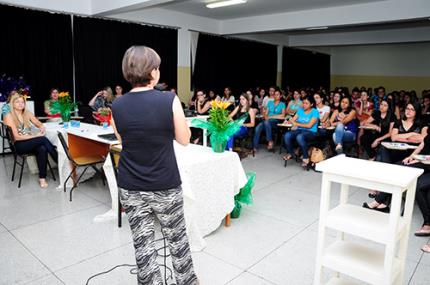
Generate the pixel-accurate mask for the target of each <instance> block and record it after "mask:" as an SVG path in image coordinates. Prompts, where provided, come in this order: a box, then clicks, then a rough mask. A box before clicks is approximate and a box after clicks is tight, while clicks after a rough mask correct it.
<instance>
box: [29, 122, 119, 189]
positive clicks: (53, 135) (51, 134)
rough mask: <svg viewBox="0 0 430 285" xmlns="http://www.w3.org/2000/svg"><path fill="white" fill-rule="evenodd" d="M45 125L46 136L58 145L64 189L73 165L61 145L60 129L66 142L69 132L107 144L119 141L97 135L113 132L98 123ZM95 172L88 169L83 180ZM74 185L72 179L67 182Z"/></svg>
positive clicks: (61, 181) (59, 174) (59, 168)
mask: <svg viewBox="0 0 430 285" xmlns="http://www.w3.org/2000/svg"><path fill="white" fill-rule="evenodd" d="M44 126H45V129H46V137H47V138H48V139H49V140H50V141H51V143H52V144H53V145H55V146H56V147H57V152H58V176H59V180H60V185H59V186H58V188H59V189H62V187H63V185H64V181H65V180H66V179H67V176H68V175H69V174H70V171H71V167H70V163H69V160H68V158H67V155H66V153H65V152H64V149H63V146H62V145H61V142H60V140H59V139H58V134H57V132H58V131H60V132H61V133H62V134H63V136H64V139H65V140H66V142H67V134H69V133H70V134H74V135H77V136H81V137H84V138H87V139H90V140H95V141H98V142H102V143H106V144H113V143H118V142H117V141H116V142H112V141H111V142H110V141H107V140H103V139H100V138H98V137H97V135H99V134H107V133H113V129H112V127H108V128H103V127H101V126H97V125H91V124H86V123H81V124H80V127H71V126H69V127H68V128H67V129H65V128H63V127H62V125H60V124H58V123H57V122H49V123H45V124H44ZM34 167H36V171H37V166H34ZM30 168H33V167H31V166H30ZM93 174H94V170H93V169H88V170H87V172H86V173H85V175H84V177H83V179H82V180H85V179H87V178H89V177H91V176H92V175H93ZM72 185H73V182H72V180H71V179H70V180H69V181H68V182H67V187H72Z"/></svg>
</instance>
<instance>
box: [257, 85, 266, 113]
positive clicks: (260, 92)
mask: <svg viewBox="0 0 430 285" xmlns="http://www.w3.org/2000/svg"><path fill="white" fill-rule="evenodd" d="M265 95H266V90H264V89H263V88H261V89H259V90H258V92H257V94H256V95H255V97H254V101H255V102H256V103H257V105H258V110H261V106H262V105H263V99H264V96H265Z"/></svg>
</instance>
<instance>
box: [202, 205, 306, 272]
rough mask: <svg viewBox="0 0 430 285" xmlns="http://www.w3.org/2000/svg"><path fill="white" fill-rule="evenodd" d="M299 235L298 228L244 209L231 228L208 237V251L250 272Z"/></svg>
mask: <svg viewBox="0 0 430 285" xmlns="http://www.w3.org/2000/svg"><path fill="white" fill-rule="evenodd" d="M297 231H298V227H296V226H293V225H290V224H288V223H285V222H282V221H279V220H276V219H273V218H270V217H267V216H263V215H260V214H257V213H254V212H251V211H247V210H246V209H244V210H243V212H242V215H241V217H240V218H239V219H237V220H233V221H232V225H231V226H230V227H228V228H226V227H220V228H219V229H218V230H217V231H216V232H215V233H213V234H211V235H210V236H208V237H206V241H207V244H208V246H207V247H206V248H205V249H204V251H205V252H207V253H209V254H211V255H213V256H215V257H218V258H220V259H222V260H224V261H226V262H229V263H231V264H234V265H236V266H238V267H240V268H242V269H246V268H247V267H249V266H251V265H252V264H254V263H256V262H258V261H259V260H260V259H261V258H263V257H264V256H265V255H267V254H268V253H269V252H270V251H272V250H274V249H275V248H277V247H278V246H279V245H281V244H282V243H284V242H285V241H286V240H288V239H289V238H291V237H292V236H293V235H294V234H295V233H296V232H297Z"/></svg>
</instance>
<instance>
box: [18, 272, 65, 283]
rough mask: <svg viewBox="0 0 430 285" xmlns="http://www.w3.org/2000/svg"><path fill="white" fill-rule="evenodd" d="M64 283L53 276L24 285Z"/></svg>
mask: <svg viewBox="0 0 430 285" xmlns="http://www.w3.org/2000/svg"><path fill="white" fill-rule="evenodd" d="M63 284H64V283H63V282H62V281H61V280H60V279H58V278H57V277H56V276H54V275H52V274H51V275H49V276H47V277H42V278H40V279H37V280H34V281H31V282H29V283H26V284H25V285H63Z"/></svg>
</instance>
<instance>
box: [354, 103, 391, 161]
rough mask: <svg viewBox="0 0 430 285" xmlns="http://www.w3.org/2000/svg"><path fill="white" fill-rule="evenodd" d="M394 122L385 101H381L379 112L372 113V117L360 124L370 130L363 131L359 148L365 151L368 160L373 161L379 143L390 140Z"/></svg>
mask: <svg viewBox="0 0 430 285" xmlns="http://www.w3.org/2000/svg"><path fill="white" fill-rule="evenodd" d="M395 122H396V116H395V115H394V113H393V112H392V111H391V109H390V105H389V103H388V101H387V99H382V101H381V103H380V106H379V111H375V112H373V113H372V116H370V117H369V118H368V119H367V120H366V121H364V122H363V124H362V125H363V126H366V127H369V128H372V129H370V130H365V131H364V134H363V136H362V137H361V146H362V147H363V148H364V150H365V151H366V153H367V156H368V157H369V160H375V158H376V149H377V148H378V146H379V145H380V143H381V142H383V141H387V140H390V138H391V131H392V130H393V126H394V123H395Z"/></svg>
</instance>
